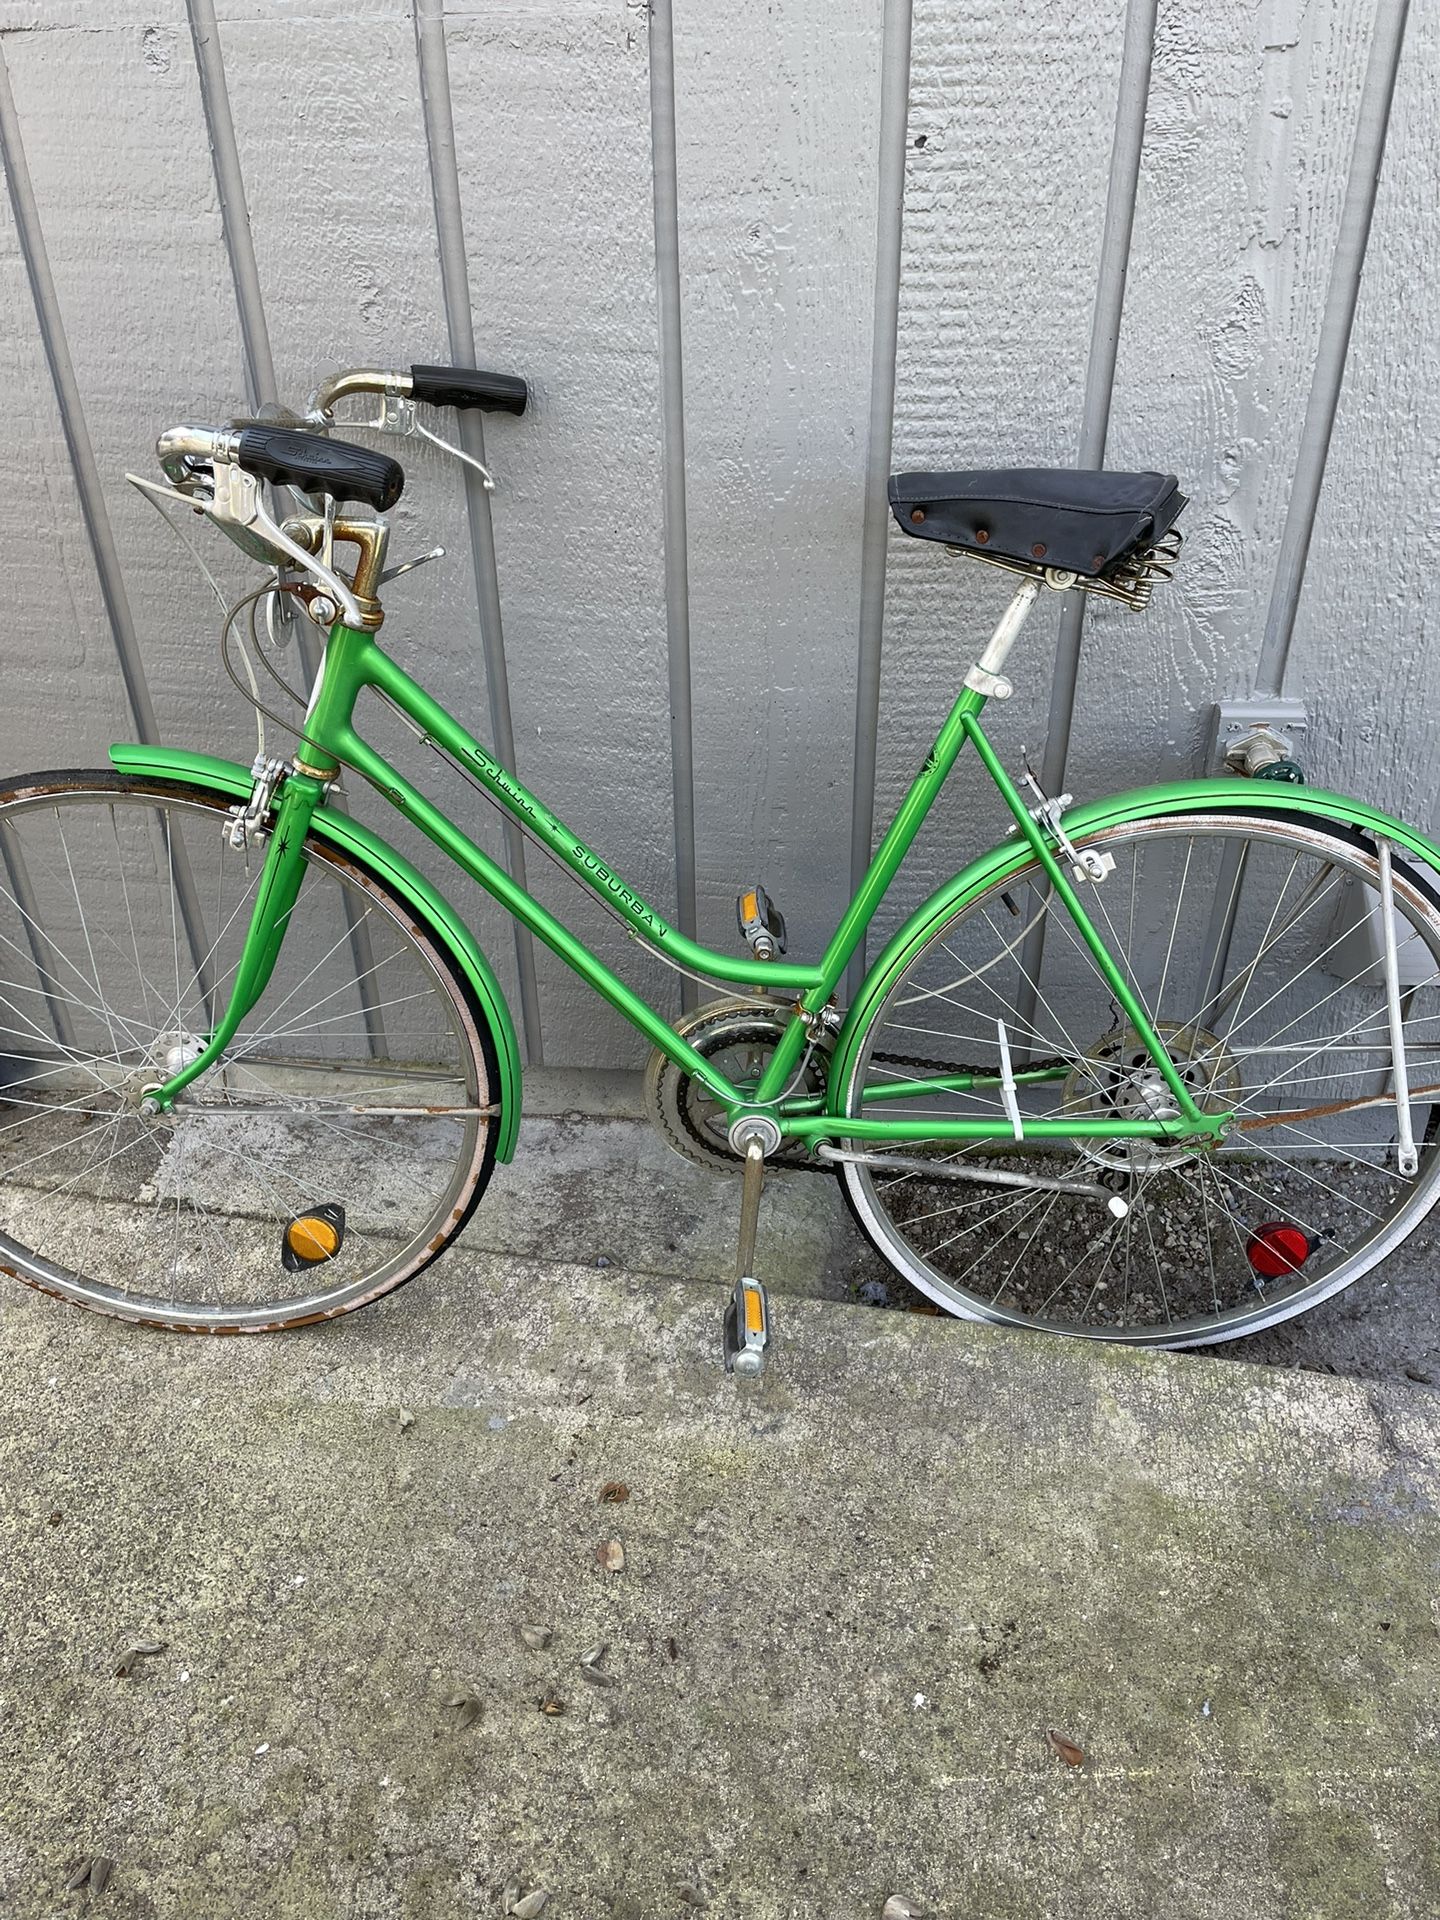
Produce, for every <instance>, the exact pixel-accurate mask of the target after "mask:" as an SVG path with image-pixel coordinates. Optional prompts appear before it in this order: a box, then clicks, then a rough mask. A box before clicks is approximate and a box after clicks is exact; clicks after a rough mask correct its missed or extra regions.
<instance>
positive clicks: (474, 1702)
mask: <svg viewBox="0 0 1440 1920" xmlns="http://www.w3.org/2000/svg"><path fill="white" fill-rule="evenodd" d="M445 1705H446V1706H447V1707H448V1708H450V1709H452V1710H453V1712H454V1714H455V1731H456V1732H457V1733H464V1731H465V1729H466V1728H467V1727H473V1726H474V1724H475V1722H476V1721H477V1720H478V1719H479V1718H480V1716H481V1714H482V1713H483V1712H484V1711H485V1706H484V1702H483V1701H482V1700H481V1698H480V1696H479V1694H478V1693H476V1691H475V1690H474V1688H473V1687H462V1688H461V1690H460V1691H459V1692H458V1693H452V1694H451V1696H450V1698H449V1699H448V1700H447V1701H446V1702H445Z"/></svg>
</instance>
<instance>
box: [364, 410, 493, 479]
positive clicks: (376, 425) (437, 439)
mask: <svg viewBox="0 0 1440 1920" xmlns="http://www.w3.org/2000/svg"><path fill="white" fill-rule="evenodd" d="M377 398H378V399H379V401H380V410H379V412H378V413H377V414H376V415H375V416H374V417H373V418H366V419H360V420H338V421H336V422H335V424H336V425H337V426H339V427H366V428H368V429H369V430H370V432H371V433H395V434H399V435H401V436H402V438H403V437H404V436H406V435H408V434H415V433H418V434H419V436H420V438H421V439H422V440H428V441H429V442H430V444H431V446H432V447H439V449H440V451H441V452H442V453H448V454H449V455H450V456H451V458H452V459H455V460H460V461H463V462H464V464H465V465H466V466H467V467H473V468H474V470H475V472H476V473H478V474H479V476H480V484H481V486H482V487H484V489H485V491H486V492H487V493H494V491H495V476H494V474H493V473H491V471H490V469H489V468H488V467H487V466H485V465H484V464H483V463H482V462H481V461H479V460H477V459H476V458H475V456H474V454H473V453H466V451H465V449H464V448H463V447H457V446H455V445H453V444H452V442H451V441H449V440H445V439H442V437H441V436H440V435H439V434H438V433H432V432H431V430H430V428H429V427H427V426H426V425H425V423H424V421H423V420H421V418H420V416H419V414H418V413H417V412H416V411H415V403H414V401H413V400H406V399H404V398H403V397H402V396H401V395H399V394H394V393H383V394H380V395H378V396H377Z"/></svg>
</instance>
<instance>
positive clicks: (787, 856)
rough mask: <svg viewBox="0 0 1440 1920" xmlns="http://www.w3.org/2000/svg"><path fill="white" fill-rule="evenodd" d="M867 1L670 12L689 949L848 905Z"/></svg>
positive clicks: (804, 940) (871, 222)
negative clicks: (755, 889)
mask: <svg viewBox="0 0 1440 1920" xmlns="http://www.w3.org/2000/svg"><path fill="white" fill-rule="evenodd" d="M881 13H882V9H881V5H880V4H879V0H841V3H840V4H837V5H830V6H825V7H822V6H819V5H817V4H816V3H815V0H777V4H775V5H773V6H770V7H767V8H763V9H758V10H757V9H756V8H754V7H752V6H749V5H744V4H740V3H739V0H720V3H719V4H714V5H709V6H706V7H704V8H687V9H685V10H683V11H682V12H681V13H680V14H679V15H678V16H677V20H676V34H677V41H676V62H677V96H678V121H679V138H680V156H679V184H680V239H681V263H682V267H683V270H684V289H685V381H686V406H687V438H688V445H689V489H690V533H691V567H690V600H691V627H692V635H693V651H694V668H693V672H694V688H695V739H696V745H695V752H696V788H697V811H698V827H697V835H698V842H699V875H700V900H701V933H702V937H704V938H708V939H709V940H710V941H711V942H713V943H714V944H716V945H718V946H720V947H722V948H733V946H734V944H735V941H736V939H737V935H736V930H735V896H736V894H737V892H738V891H739V889H740V887H741V886H742V885H743V884H746V883H748V882H749V881H750V880H751V879H762V880H763V881H764V882H765V884H766V886H767V887H769V888H770V890H771V891H772V892H773V893H774V894H775V896H776V897H777V899H778V900H779V901H780V903H781V906H782V908H783V910H784V912H785V915H786V919H787V922H788V924H789V929H790V936H791V944H792V950H793V951H795V952H797V953H799V952H803V953H812V954H813V953H816V952H818V951H819V949H820V948H821V946H822V945H823V943H824V941H825V939H826V938H827V937H828V935H829V933H830V932H831V931H832V929H833V927H834V925H835V922H836V920H837V919H838V918H839V914H840V911H841V909H842V907H843V905H844V901H845V899H846V898H847V897H848V889H847V886H846V866H847V859H848V849H849V810H850V793H851V759H852V750H853V738H854V721H853V713H854V707H853V701H854V688H855V650H856V621H857V609H858V605H859V591H860V536H861V526H862V519H863V501H864V474H865V452H866V449H865V422H866V416H867V410H868V405H869V382H870V345H871V324H872V296H873V287H874V275H875V209H876V159H877V149H876V140H877V123H878V110H879V91H880V79H879V60H880V23H881Z"/></svg>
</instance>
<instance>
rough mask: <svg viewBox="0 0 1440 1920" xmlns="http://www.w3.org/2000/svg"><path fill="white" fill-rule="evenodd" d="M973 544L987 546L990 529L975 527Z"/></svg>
mask: <svg viewBox="0 0 1440 1920" xmlns="http://www.w3.org/2000/svg"><path fill="white" fill-rule="evenodd" d="M975 544H976V546H977V547H986V546H989V544H990V529H989V528H988V527H977V528H976V529H975Z"/></svg>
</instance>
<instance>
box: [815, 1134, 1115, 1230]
mask: <svg viewBox="0 0 1440 1920" xmlns="http://www.w3.org/2000/svg"><path fill="white" fill-rule="evenodd" d="M815 1152H816V1155H817V1156H818V1158H820V1159H821V1160H828V1161H832V1162H834V1161H843V1162H844V1163H845V1164H846V1165H847V1166H852V1167H883V1168H885V1169H886V1170H887V1171H889V1172H892V1173H893V1172H897V1171H898V1172H900V1173H921V1174H924V1176H925V1178H926V1179H927V1180H964V1181H973V1182H974V1183H975V1184H976V1185H977V1186H983V1187H1029V1188H1031V1189H1032V1190H1036V1191H1039V1192H1041V1193H1074V1194H1078V1195H1079V1196H1080V1197H1081V1198H1082V1199H1084V1200H1098V1201H1099V1202H1100V1203H1101V1204H1102V1205H1103V1206H1104V1207H1105V1208H1107V1210H1108V1211H1109V1212H1110V1213H1112V1214H1113V1215H1114V1216H1115V1218H1116V1219H1117V1220H1123V1219H1124V1218H1125V1216H1126V1214H1127V1213H1129V1211H1130V1203H1129V1201H1128V1200H1122V1199H1121V1197H1120V1195H1119V1194H1118V1193H1114V1192H1112V1191H1111V1189H1110V1188H1109V1187H1102V1186H1101V1185H1100V1183H1099V1181H1098V1180H1067V1179H1065V1178H1064V1177H1062V1176H1060V1175H1058V1174H1057V1175H1054V1176H1051V1175H1047V1174H1042V1173H1009V1172H1007V1171H1005V1170H1004V1169H1002V1168H999V1167H968V1166H962V1165H961V1164H960V1163H959V1161H957V1160H924V1159H922V1158H921V1157H920V1155H919V1154H905V1153H855V1152H852V1151H851V1150H850V1149H849V1148H847V1147H832V1146H830V1145H829V1144H828V1143H827V1142H825V1141H822V1142H821V1143H820V1145H819V1146H817V1147H816V1149H815Z"/></svg>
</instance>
